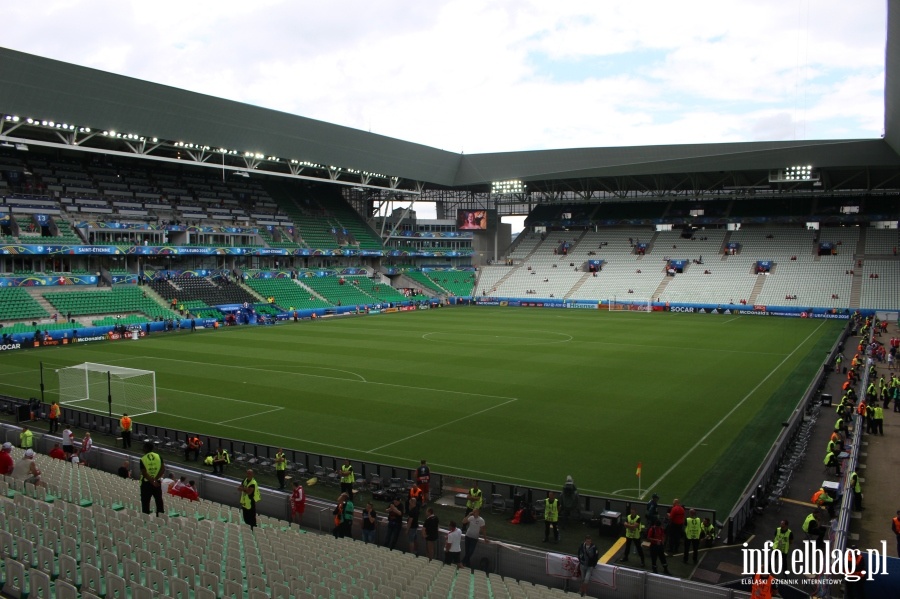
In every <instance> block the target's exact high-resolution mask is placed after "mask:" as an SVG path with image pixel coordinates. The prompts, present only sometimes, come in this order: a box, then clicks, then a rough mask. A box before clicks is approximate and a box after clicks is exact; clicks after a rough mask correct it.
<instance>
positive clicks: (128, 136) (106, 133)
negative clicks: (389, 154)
mask: <svg viewBox="0 0 900 599" xmlns="http://www.w3.org/2000/svg"><path fill="white" fill-rule="evenodd" d="M2 120H3V121H6V122H8V123H12V124H16V125H18V124H19V123H20V122H21V121H24V122H23V123H22V124H25V123H27V124H28V125H31V126H34V127H47V128H52V129H56V130H60V131H77V132H78V133H85V134H90V133H92V130H91V129H90V128H89V127H80V126H77V125H70V124H69V123H62V122H58V121H56V120H50V119H36V118H31V117H28V118H24V117H19V116H18V115H13V114H4V115H2ZM94 134H96V135H102V136H103V137H106V138H109V139H118V140H123V141H135V142H152V143H162V144H165V145H168V144H171V146H172V147H175V148H179V149H182V148H183V149H185V150H194V151H198V152H206V151H211V152H215V153H217V154H221V155H223V156H226V155H227V156H241V157H243V158H244V159H246V160H264V161H267V162H275V163H283V162H284V163H290V164H291V165H293V166H295V167H300V168H312V169H317V170H322V171H331V172H332V173H348V174H352V175H356V176H360V177H363V178H372V177H377V178H382V179H389V178H390V177H388V176H387V175H384V174H381V173H375V172H371V171H364V170H360V169H353V168H344V167H340V166H325V165H322V164H318V163H315V162H309V161H306V160H296V159H287V158H279V157H278V156H274V155H271V156H270V155H266V154H264V153H262V152H259V151H256V150H248V151H243V152H242V151H240V150H232V149H228V148H223V147H211V146H208V145H205V144H199V143H194V142H185V141H168V140H166V141H162V142H161V141H160V139H159V138H157V137H146V136H143V135H139V134H137V133H122V132H120V131H116V130H114V129H106V130H103V131H97V132H95V133H94Z"/></svg>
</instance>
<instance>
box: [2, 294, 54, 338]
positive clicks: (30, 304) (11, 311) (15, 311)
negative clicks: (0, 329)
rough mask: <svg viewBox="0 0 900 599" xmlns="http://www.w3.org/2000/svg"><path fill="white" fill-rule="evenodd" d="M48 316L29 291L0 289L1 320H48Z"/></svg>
mask: <svg viewBox="0 0 900 599" xmlns="http://www.w3.org/2000/svg"><path fill="white" fill-rule="evenodd" d="M48 316H50V314H48V313H47V311H46V310H45V309H44V308H42V307H41V305H40V304H38V303H37V302H36V301H35V300H34V298H32V297H31V295H29V294H28V291H27V290H25V289H22V288H20V287H0V320H22V319H26V318H47V317H48ZM4 332H9V331H8V330H7V331H4Z"/></svg>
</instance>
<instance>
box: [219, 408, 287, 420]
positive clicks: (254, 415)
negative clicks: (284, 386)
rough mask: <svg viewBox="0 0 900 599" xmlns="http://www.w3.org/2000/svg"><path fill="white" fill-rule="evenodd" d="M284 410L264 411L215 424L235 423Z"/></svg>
mask: <svg viewBox="0 0 900 599" xmlns="http://www.w3.org/2000/svg"><path fill="white" fill-rule="evenodd" d="M283 409H284V408H273V409H271V410H265V411H264V412H256V413H255V414H249V415H247V416H238V417H237V418H229V419H228V420H223V421H221V422H216V424H225V423H227V422H236V421H238V420H244V419H245V418H254V417H256V416H262V415H263V414H271V413H272V412H278V411H281V410H283Z"/></svg>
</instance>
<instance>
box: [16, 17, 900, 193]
mask: <svg viewBox="0 0 900 599" xmlns="http://www.w3.org/2000/svg"><path fill="white" fill-rule="evenodd" d="M895 7H896V5H895V3H893V2H889V3H888V15H887V28H888V31H887V47H886V59H885V73H886V75H885V135H884V138H883V139H859V140H819V141H775V142H745V143H722V144H689V145H665V146H637V147H611V148H577V149H559V150H539V151H522V152H498V153H487V154H472V155H463V154H457V153H453V152H447V151H444V150H440V149H437V148H432V147H429V146H425V145H422V144H416V143H411V142H406V141H402V140H399V139H394V138H390V137H386V136H383V135H377V134H373V133H368V132H365V131H361V130H358V129H352V128H349V127H344V126H340V125H334V124H330V123H326V122H323V121H317V120H314V119H309V118H305V117H301V116H295V115H291V114H287V113H284V112H279V111H275V110H270V109H265V108H259V107H256V106H251V105H248V104H243V103H240V102H235V101H231V100H225V99H221V98H215V97H212V96H208V95H204V94H199V93H195V92H190V91H185V90H181V89H177V88H173V87H169V86H165V85H160V84H156V83H150V82H146V81H141V80H138V79H134V78H130V77H125V76H122V75H115V74H111V73H107V72H103V71H99V70H95V69H90V68H86V67H81V66H77V65H72V64H68V63H64V62H60V61H56V60H50V59H47V58H42V57H38V56H34V55H29V54H24V53H21V52H17V51H14V50H9V49H4V48H0V113H2V114H3V115H17V116H20V117H21V118H22V119H24V118H25V117H27V116H31V117H33V118H34V119H48V118H53V119H56V121H57V123H58V122H59V121H63V122H65V123H66V124H68V123H73V124H74V125H77V126H78V129H77V130H76V129H75V128H74V127H73V130H72V131H71V132H67V131H63V132H62V134H60V132H59V130H58V127H57V130H56V131H48V130H46V127H44V130H43V132H41V131H40V127H34V128H31V127H29V126H28V125H26V123H25V122H24V121H21V122H19V123H16V125H17V126H16V127H12V130H11V127H10V123H9V122H7V123H5V125H6V126H5V127H3V125H4V123H0V139H4V140H6V141H16V140H17V139H29V138H30V139H32V140H34V141H35V142H36V143H43V144H44V145H57V146H58V145H60V144H62V145H69V146H72V147H73V148H74V146H78V147H79V148H80V149H83V150H88V151H115V150H119V151H122V150H123V149H124V152H125V153H126V154H127V153H129V152H130V153H136V154H141V155H143V156H145V157H152V156H153V155H154V153H156V154H158V155H160V156H165V155H166V151H167V150H168V156H170V158H171V157H172V156H175V150H176V148H173V144H175V142H178V141H180V142H182V143H188V144H194V145H193V148H190V145H188V146H182V148H181V151H183V152H184V154H186V155H188V156H190V157H191V158H193V159H195V160H197V161H198V162H200V163H204V164H205V165H206V166H213V165H220V166H221V165H224V164H226V158H227V160H228V164H231V165H234V164H237V165H238V167H240V166H245V167H247V168H250V169H262V170H265V171H267V172H275V173H278V172H280V173H283V174H288V175H291V174H293V175H301V176H303V175H312V178H320V179H322V180H331V181H334V182H340V183H344V184H346V185H352V184H363V185H366V184H371V185H372V186H374V187H384V188H398V189H423V188H434V187H445V188H446V187H450V188H467V189H476V190H484V189H486V188H488V186H489V185H490V183H491V182H492V181H504V180H510V179H518V180H522V181H527V182H529V187H530V188H531V189H533V190H534V189H537V190H540V189H543V190H548V191H549V190H553V189H556V190H559V189H562V188H567V189H578V190H591V189H598V190H606V191H615V190H617V189H618V190H622V189H630V190H637V191H648V190H664V189H670V190H671V189H677V188H679V186H681V188H683V189H688V188H693V189H712V188H715V187H716V186H719V187H726V186H735V187H740V186H747V187H753V186H755V185H759V184H761V183H766V182H767V174H768V173H769V172H770V171H771V170H773V169H780V168H784V167H787V166H791V165H800V164H812V165H814V166H815V167H816V168H817V169H819V170H820V172H821V174H822V186H821V187H822V190H823V191H824V190H835V189H837V190H840V189H851V188H852V189H885V188H891V189H897V188H900V180H898V169H900V108H898V103H900V10H895ZM39 124H40V122H38V123H37V125H39ZM81 128H90V129H91V132H92V133H91V134H90V135H85V134H84V133H82V132H81ZM30 129H32V130H30ZM36 130H37V131H36ZM101 131H113V132H119V133H120V134H122V133H125V132H130V133H135V134H138V135H140V136H141V141H140V143H138V142H137V137H136V138H135V140H134V142H133V143H130V144H128V145H127V147H126V146H123V145H122V143H121V140H120V141H119V145H118V146H116V145H113V143H112V141H115V140H112V141H111V140H109V139H103V138H102V137H103V136H102V135H100V132H101ZM20 136H21V137H20ZM25 136H27V137H25ZM145 136H146V139H145V138H144V137H145ZM150 136H152V138H151V137H150ZM151 139H153V140H154V142H153V143H151V142H150V140H151ZM156 139H158V140H159V142H158V143H157V142H156ZM91 148H95V149H93V150H91ZM189 148H190V149H189ZM220 149H221V150H220ZM225 150H227V153H226V152H225ZM181 151H179V152H177V153H178V154H179V155H181ZM217 151H219V152H218V153H217ZM248 156H249V157H250V158H249V159H247V157H248ZM275 157H279V160H272V159H270V158H275ZM240 158H243V164H240V163H239V162H236V160H238V159H240ZM162 159H166V158H162ZM292 164H293V165H294V166H293V167H291V165H292ZM338 167H340V168H338ZM686 175H690V176H686Z"/></svg>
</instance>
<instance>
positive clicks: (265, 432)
mask: <svg viewBox="0 0 900 599" xmlns="http://www.w3.org/2000/svg"><path fill="white" fill-rule="evenodd" d="M155 413H156V414H161V415H163V416H172V417H174V418H179V419H181V420H192V421H193V422H202V423H204V424H209V423H210V422H209V420H208V419H206V418H191V417H190V416H182V415H181V414H172V413H171V412H155ZM221 426H223V427H225V428H233V429H235V430H239V431H243V432H245V433H256V434H257V435H263V436H264V437H265V436H269V437H278V438H279V439H287V440H289V441H298V442H300V443H309V444H310V445H318V446H320V447H329V448H331V449H340V450H342V451H348V452H352V451H356V452H359V453H366V450H364V449H356V448H355V447H344V446H342V445H334V444H332V443H322V442H320V441H312V440H310V439H303V438H302V437H297V436H289V435H279V434H278V433H273V432H270V431H260V430H256V429H252V428H245V427H243V426H234V425H232V424H222V425H221ZM246 443H248V444H252V443H251V442H250V441H246Z"/></svg>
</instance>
